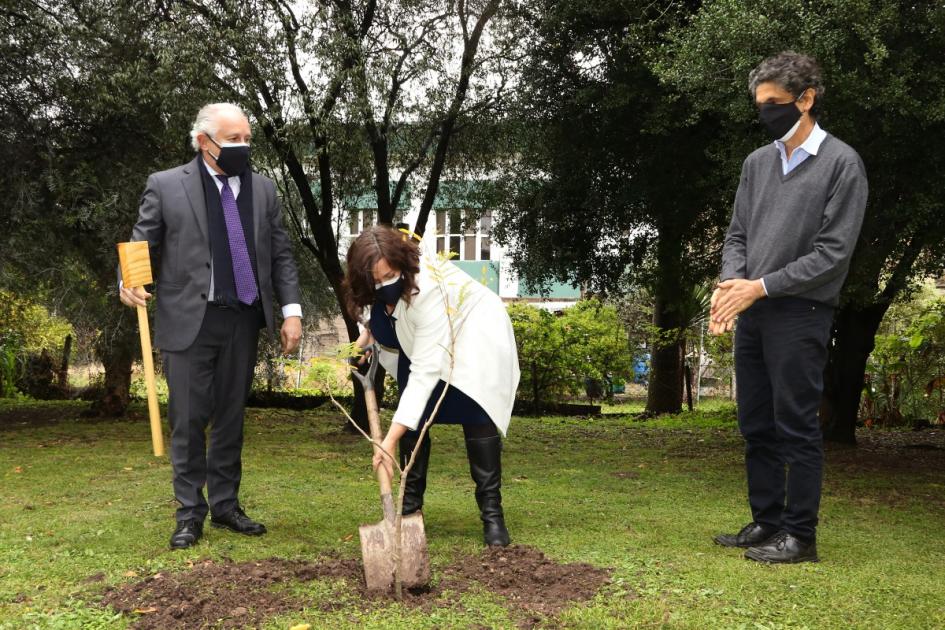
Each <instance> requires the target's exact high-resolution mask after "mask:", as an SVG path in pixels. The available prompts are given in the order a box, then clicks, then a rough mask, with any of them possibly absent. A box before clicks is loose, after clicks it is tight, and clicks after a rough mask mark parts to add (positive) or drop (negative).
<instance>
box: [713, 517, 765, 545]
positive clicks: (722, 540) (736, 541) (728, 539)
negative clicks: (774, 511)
mask: <svg viewBox="0 0 945 630" xmlns="http://www.w3.org/2000/svg"><path fill="white" fill-rule="evenodd" d="M777 533H778V528H777V527H773V526H771V525H762V524H761V523H748V525H745V526H744V527H742V531H740V532H738V533H737V534H719V535H718V536H716V537H715V538H714V539H713V540H715V542H716V544H718V545H722V546H723V547H741V548H742V549H747V548H748V547H757V546H759V545H761V544H763V543H765V542H767V541H768V539H769V538H771V537H772V536H774V535H775V534H777Z"/></svg>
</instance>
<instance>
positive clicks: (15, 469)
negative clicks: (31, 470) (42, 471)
mask: <svg viewBox="0 0 945 630" xmlns="http://www.w3.org/2000/svg"><path fill="white" fill-rule="evenodd" d="M13 472H15V473H17V474H19V473H21V472H23V467H22V466H17V467H16V468H14V469H13Z"/></svg>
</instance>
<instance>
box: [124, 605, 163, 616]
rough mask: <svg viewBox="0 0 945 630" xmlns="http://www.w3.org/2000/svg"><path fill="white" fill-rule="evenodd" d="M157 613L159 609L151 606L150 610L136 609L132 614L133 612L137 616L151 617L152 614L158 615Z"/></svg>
mask: <svg viewBox="0 0 945 630" xmlns="http://www.w3.org/2000/svg"><path fill="white" fill-rule="evenodd" d="M157 611H158V609H157V608H155V607H154V606H149V607H148V608H135V609H134V610H132V611H131V612H133V613H134V614H136V615H150V614H152V613H156V612H157Z"/></svg>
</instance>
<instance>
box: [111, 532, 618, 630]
mask: <svg viewBox="0 0 945 630" xmlns="http://www.w3.org/2000/svg"><path fill="white" fill-rule="evenodd" d="M609 574H610V571H609V570H608V569H600V568H597V567H593V566H591V565H589V564H585V563H574V564H562V563H558V562H555V561H554V560H551V559H549V558H547V557H545V555H544V554H543V553H542V552H540V551H538V550H537V549H533V548H530V547H524V546H512V547H506V548H504V549H503V548H489V549H485V550H484V551H483V552H482V554H480V556H479V557H477V558H461V559H458V560H457V561H456V562H454V563H453V564H451V565H449V566H447V567H446V568H445V569H444V570H443V571H442V574H441V575H440V577H439V580H438V582H437V584H436V587H435V588H430V589H422V590H417V591H410V592H407V593H405V596H404V603H405V604H406V605H408V606H414V607H422V608H432V607H434V606H450V605H451V604H453V603H455V602H456V601H457V600H458V599H459V598H460V597H461V596H462V594H463V593H466V592H469V591H471V590H484V591H486V592H491V593H494V594H496V595H498V596H500V597H502V598H505V599H507V600H509V602H510V604H513V606H511V607H510V608H512V609H513V615H514V616H515V617H516V618H518V619H519V621H520V623H521V625H526V626H530V625H533V624H534V623H535V622H536V621H538V620H540V619H541V618H542V617H546V616H553V615H555V614H557V613H558V612H560V611H561V610H562V609H564V608H565V607H567V606H568V605H570V604H572V603H576V602H581V601H587V600H588V599H591V598H592V597H593V596H594V595H595V594H596V593H597V591H598V590H599V589H600V588H601V586H603V585H604V584H606V583H607V581H608V579H609ZM315 579H328V580H344V582H345V583H346V584H347V588H349V589H351V590H352V591H354V593H355V594H356V595H357V597H356V598H355V599H356V600H357V601H359V602H360V604H359V605H361V606H364V607H365V608H371V607H382V606H385V605H387V604H389V603H390V601H391V598H390V597H389V596H383V595H374V594H369V593H367V592H365V590H364V582H363V578H362V570H361V563H360V561H359V560H352V559H342V558H331V557H329V558H323V559H321V560H319V561H317V562H300V561H290V560H283V559H279V558H271V559H268V560H259V561H253V562H241V563H235V562H227V561H221V562H216V561H212V560H205V561H203V562H200V563H197V564H195V565H194V566H193V567H192V568H190V569H188V570H186V571H181V572H176V573H157V574H155V575H152V576H149V577H147V578H145V579H144V580H142V581H140V582H136V583H130V584H125V585H121V586H118V587H111V588H109V589H108V590H107V591H106V592H105V597H104V599H103V600H102V603H103V604H104V605H108V606H111V607H113V608H114V609H116V610H118V611H121V612H123V613H126V614H128V615H132V616H134V617H135V620H134V623H133V627H134V628H139V629H158V628H160V629H169V630H170V629H177V628H180V629H184V628H187V629H190V628H202V627H214V628H246V627H254V626H257V625H260V624H261V622H262V621H263V620H264V619H266V618H268V617H271V616H273V615H277V614H279V613H283V612H288V611H292V610H301V609H302V608H303V607H304V606H305V604H306V602H304V601H302V600H301V599H299V598H298V597H296V596H294V595H292V594H291V593H290V592H289V591H288V589H281V590H280V589H278V588H274V587H275V586H276V585H279V584H291V583H292V582H306V581H310V580H315ZM341 605H350V604H340V603H339V604H334V603H332V602H324V603H323V604H322V606H323V607H324V608H325V609H329V610H330V609H333V608H337V607H338V606H341Z"/></svg>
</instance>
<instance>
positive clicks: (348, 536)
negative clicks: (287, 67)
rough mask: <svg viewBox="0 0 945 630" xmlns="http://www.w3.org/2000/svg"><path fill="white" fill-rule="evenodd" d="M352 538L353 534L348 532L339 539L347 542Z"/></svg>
mask: <svg viewBox="0 0 945 630" xmlns="http://www.w3.org/2000/svg"><path fill="white" fill-rule="evenodd" d="M352 538H354V534H348V535H347V536H345V537H344V538H342V539H341V540H343V541H344V542H348V541H349V540H351V539H352Z"/></svg>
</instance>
